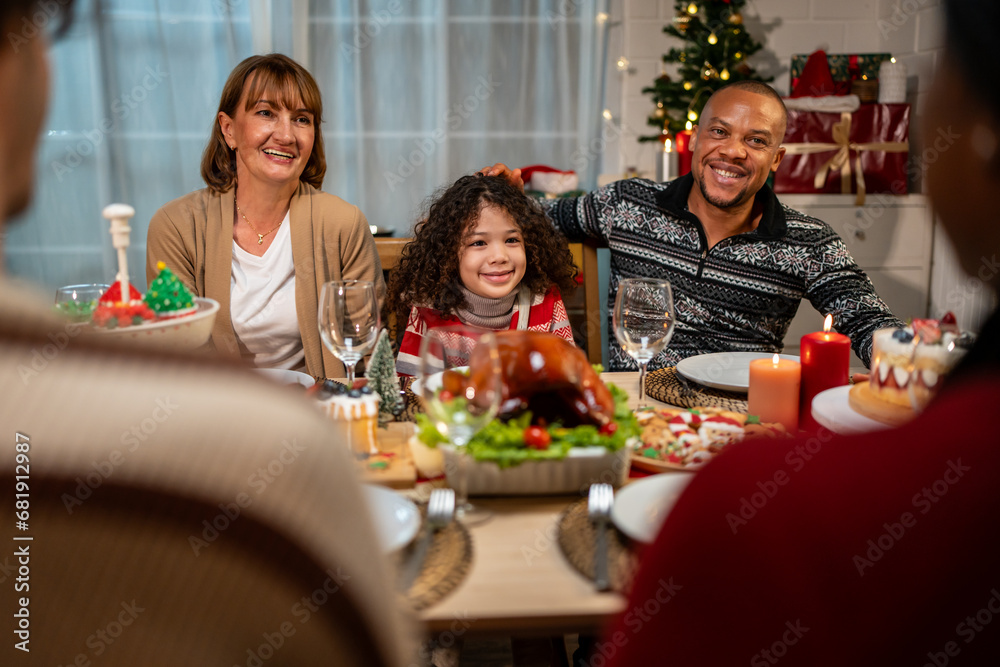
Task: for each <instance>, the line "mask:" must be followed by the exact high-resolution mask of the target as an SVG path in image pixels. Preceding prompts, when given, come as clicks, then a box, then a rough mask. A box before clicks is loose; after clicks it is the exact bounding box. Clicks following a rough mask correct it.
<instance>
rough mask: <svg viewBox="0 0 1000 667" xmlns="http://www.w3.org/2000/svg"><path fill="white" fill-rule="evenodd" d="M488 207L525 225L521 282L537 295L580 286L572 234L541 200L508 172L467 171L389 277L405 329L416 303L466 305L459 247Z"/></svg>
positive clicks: (440, 198)
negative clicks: (554, 219)
mask: <svg viewBox="0 0 1000 667" xmlns="http://www.w3.org/2000/svg"><path fill="white" fill-rule="evenodd" d="M484 206H494V207H496V208H499V209H502V210H503V211H505V212H506V213H507V214H509V215H510V217H511V218H513V220H514V222H515V223H516V224H517V226H518V228H519V229H520V231H521V236H522V237H523V239H524V252H525V259H526V266H525V271H524V278H522V279H521V283H522V284H524V285H527V286H528V288H529V289H531V292H532V294H540V293H544V292H545V291H546V290H548V289H549V287H550V286H552V285H557V286H558V287H559V289H560V290H561V291H562V292H563V293H566V292H568V291H570V290H572V289H573V288H575V287H576V267H575V266H574V265H573V255H572V253H570V251H569V246H568V245H567V243H566V238H565V237H564V236H563V235H562V234H561V233H560V232H559V231H558V230H557V229H556V228H555V227H553V226H552V223H551V222H549V220H548V219H547V218H546V217H545V213H543V212H542V209H541V207H540V206H539V205H538V204H537V203H535V202H534V201H532V200H531V199H529V198H528V197H527V196H525V194H524V193H523V192H521V190H520V189H519V188H516V187H514V186H513V185H511V184H510V183H508V182H507V180H506V179H505V178H503V177H499V176H484V175H482V174H475V175H472V176H463V177H462V178H460V179H458V180H457V181H456V182H455V184H454V185H452V186H451V187H449V188H447V189H445V190H444V191H443V192H438V194H437V195H436V196H435V197H434V201H433V203H432V204H431V205H430V208H429V210H428V211H427V215H426V216H424V218H423V220H421V221H420V222H418V223H417V224H416V226H415V227H414V239H413V241H411V242H410V243H408V244H407V245H406V246H405V247H404V248H403V252H402V254H401V256H400V261H399V265H398V266H397V267H396V269H395V270H394V271H393V272H392V275H391V276H390V277H389V285H388V293H387V297H386V310H387V312H389V313H395V314H396V316H397V319H396V322H397V328H400V329H402V328H405V326H406V317H407V314H408V313H409V310H410V307H411V306H413V305H421V306H429V307H431V308H434V309H435V310H437V311H439V312H441V313H442V314H445V315H453V314H454V313H455V312H456V310H457V309H458V308H461V307H463V306H465V305H466V303H465V297H464V296H463V294H462V291H461V285H462V282H461V279H460V278H459V273H458V263H459V262H458V258H459V252H460V251H461V249H462V247H463V242H464V240H465V237H466V235H467V234H469V233H470V232H471V231H472V230H473V229H474V228H475V226H476V222H477V221H478V220H479V212H480V210H481V209H482V208H483V207H484ZM400 316H401V319H400ZM397 333H398V332H397Z"/></svg>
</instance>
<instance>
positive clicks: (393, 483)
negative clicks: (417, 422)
mask: <svg viewBox="0 0 1000 667" xmlns="http://www.w3.org/2000/svg"><path fill="white" fill-rule="evenodd" d="M376 434H377V437H378V450H379V455H375V456H372V457H370V458H368V459H367V460H359V461H358V463H357V465H358V467H359V468H360V470H361V477H362V480H363V481H365V482H368V483H372V484H379V485H382V486H387V487H389V488H393V489H412V488H413V487H414V485H415V484H416V483H417V468H416V466H414V465H413V456H412V455H411V454H410V447H409V445H408V444H407V440H409V438H410V436H411V435H413V423H412V422H390V423H389V424H388V425H387V427H386V428H379V429H377V431H376ZM382 463H384V464H385V467H381V466H380V465H379V464H382Z"/></svg>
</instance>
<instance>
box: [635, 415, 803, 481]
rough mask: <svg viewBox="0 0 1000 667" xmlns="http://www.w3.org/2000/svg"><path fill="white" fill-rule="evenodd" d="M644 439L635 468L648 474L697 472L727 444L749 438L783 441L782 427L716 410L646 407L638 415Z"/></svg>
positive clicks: (636, 453)
mask: <svg viewBox="0 0 1000 667" xmlns="http://www.w3.org/2000/svg"><path fill="white" fill-rule="evenodd" d="M636 418H637V419H638V421H639V424H640V426H642V440H641V442H639V443H637V444H635V445H634V446H633V448H632V452H631V453H632V465H633V466H635V467H636V468H638V469H640V470H645V471H648V472H664V471H668V470H680V471H685V472H694V471H696V470H698V469H700V468H701V467H702V466H704V465H705V464H706V463H708V461H709V460H711V459H712V457H713V456H715V455H716V454H718V453H719V452H720V451H722V449H723V448H725V447H726V446H727V445H730V444H733V443H735V442H740V441H741V440H744V439H746V438H753V437H765V438H783V437H788V436H789V434H788V432H787V431H786V430H785V427H784V426H782V425H781V424H768V423H760V421H759V420H757V418H756V417H753V416H750V417H748V416H747V415H745V414H741V413H738V412H732V411H729V410H725V409H723V408H716V407H708V406H705V407H695V408H666V407H662V408H661V407H656V408H652V407H650V408H643V409H640V410H638V411H637V412H636Z"/></svg>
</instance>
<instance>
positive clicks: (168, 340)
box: [86, 296, 219, 352]
mask: <svg viewBox="0 0 1000 667" xmlns="http://www.w3.org/2000/svg"><path fill="white" fill-rule="evenodd" d="M194 302H195V305H196V306H198V310H197V312H195V313H192V314H190V315H185V316H184V317H177V318H171V319H167V320H156V321H155V322H147V323H145V324H137V325H135V326H131V327H121V328H120V329H105V328H95V327H89V328H88V329H86V331H87V332H88V333H93V335H95V336H101V337H103V338H107V339H112V340H114V341H115V342H116V343H117V342H121V343H125V344H133V345H153V346H155V347H157V348H159V349H164V350H172V351H175V352H183V351H189V350H194V349H197V348H199V347H201V346H202V345H204V344H205V343H207V342H208V339H209V337H210V336H211V335H212V326H213V325H214V324H215V315H216V313H218V312H219V302H218V301H216V300H214V299H206V298H204V297H200V296H196V297H195V298H194Z"/></svg>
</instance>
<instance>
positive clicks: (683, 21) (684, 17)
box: [674, 13, 691, 34]
mask: <svg viewBox="0 0 1000 667" xmlns="http://www.w3.org/2000/svg"><path fill="white" fill-rule="evenodd" d="M690 25H691V17H690V16H689V15H688V14H686V13H685V14H678V15H677V16H675V17H674V27H675V28H677V31H678V32H680V33H682V34H683V33H686V32H687V29H688V26H690Z"/></svg>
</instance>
